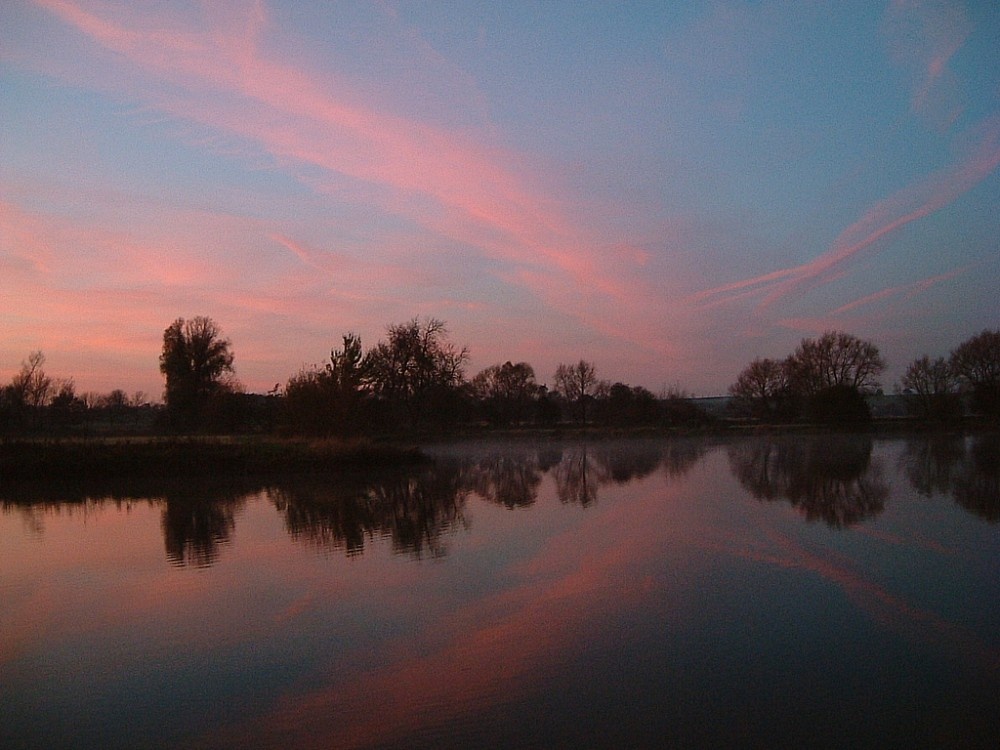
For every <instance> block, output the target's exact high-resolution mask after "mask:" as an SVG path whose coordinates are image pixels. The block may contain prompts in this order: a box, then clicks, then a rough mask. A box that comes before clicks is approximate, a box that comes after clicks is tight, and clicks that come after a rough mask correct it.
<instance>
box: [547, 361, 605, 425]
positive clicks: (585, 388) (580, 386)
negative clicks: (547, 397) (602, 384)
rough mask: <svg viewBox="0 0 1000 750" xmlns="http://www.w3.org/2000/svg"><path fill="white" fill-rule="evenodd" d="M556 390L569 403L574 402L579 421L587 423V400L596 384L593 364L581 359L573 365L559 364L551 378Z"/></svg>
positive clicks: (592, 393) (591, 395) (595, 372)
mask: <svg viewBox="0 0 1000 750" xmlns="http://www.w3.org/2000/svg"><path fill="white" fill-rule="evenodd" d="M553 382H554V384H555V389H556V391H557V392H558V393H559V394H560V395H562V397H563V398H565V399H566V400H567V401H569V402H570V403H571V404H576V407H577V413H578V414H579V415H580V422H582V423H583V424H586V423H587V401H588V400H590V399H591V398H593V396H594V389H595V388H596V386H597V371H596V370H595V368H594V365H593V364H592V363H590V362H587V361H586V360H583V359H581V360H580V361H579V362H578V363H577V364H575V365H565V364H561V365H559V366H558V367H557V368H556V374H555V377H554V378H553Z"/></svg>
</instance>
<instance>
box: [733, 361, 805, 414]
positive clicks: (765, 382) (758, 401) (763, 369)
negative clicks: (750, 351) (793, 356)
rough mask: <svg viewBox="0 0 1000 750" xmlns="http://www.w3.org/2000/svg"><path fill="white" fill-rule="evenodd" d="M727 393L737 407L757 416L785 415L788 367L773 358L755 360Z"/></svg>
mask: <svg viewBox="0 0 1000 750" xmlns="http://www.w3.org/2000/svg"><path fill="white" fill-rule="evenodd" d="M729 393H730V395H731V396H732V397H733V400H734V402H735V405H736V408H737V409H739V410H741V411H743V412H745V413H748V414H750V415H751V416H753V417H756V418H758V419H764V420H772V419H776V418H779V417H781V416H787V411H788V400H789V395H790V394H789V383H788V367H787V366H786V364H785V363H784V362H778V361H777V360H773V359H766V358H765V359H760V358H758V359H755V360H754V361H753V362H751V363H750V364H749V365H747V366H746V367H745V368H744V369H743V371H742V372H741V373H740V374H739V376H738V377H737V378H736V382H735V383H733V384H732V385H731V386H730V387H729Z"/></svg>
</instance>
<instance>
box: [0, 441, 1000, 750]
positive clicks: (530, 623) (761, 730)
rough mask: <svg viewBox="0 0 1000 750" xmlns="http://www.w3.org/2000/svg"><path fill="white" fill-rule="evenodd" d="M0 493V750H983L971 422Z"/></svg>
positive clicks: (981, 464) (544, 447)
mask: <svg viewBox="0 0 1000 750" xmlns="http://www.w3.org/2000/svg"><path fill="white" fill-rule="evenodd" d="M429 452H430V453H431V454H432V455H433V456H434V457H435V459H436V460H435V462H434V464H433V465H432V466H419V467H409V468H400V469H390V470H386V471H380V472H376V473H367V474H361V473H344V474H343V475H338V476H336V477H328V478H315V477H314V478H291V477H290V478H285V479H281V480H270V481H268V482H263V481H260V480H256V481H254V480H236V479H227V478H225V477H220V478H214V479H212V480H211V481H206V480H200V481H194V480H188V479H186V478H184V477H176V478H174V479H172V480H171V481H162V480H161V481H153V480H147V481H144V482H143V481H132V482H114V481H108V482H105V483H96V484H93V485H84V486H80V485H70V484H64V485H57V484H43V483H37V484H31V485H18V486H15V487H5V488H2V489H0V508H2V513H0V747H3V748H7V749H8V750H14V749H15V748H59V747H66V748H249V747H254V748H271V747H281V748H478V747H503V748H535V747H539V748H543V747H544V748H549V747H574V748H575V747H596V748H601V747H609V748H610V747H615V748H626V747H631V748H641V747H762V748H773V747H782V746H785V747H789V746H795V747H810V748H815V747H984V748H987V747H988V748H996V747H1000V441H998V439H997V437H996V436H972V437H958V436H935V437H911V438H898V439H895V438H894V439H877V438H871V437H867V436H857V435H854V436H852V435H826V436H810V435H786V436H755V437H746V438H690V439H663V440H652V439H650V440H627V441H622V442H613V441H610V440H596V441H593V442H590V443H583V442H566V443H561V442H539V443H530V442H515V443H501V442H488V441H485V442H478V443H467V444H462V445H438V446H433V447H432V448H430V449H429Z"/></svg>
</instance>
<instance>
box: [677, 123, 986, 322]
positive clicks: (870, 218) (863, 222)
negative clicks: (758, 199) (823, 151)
mask: <svg viewBox="0 0 1000 750" xmlns="http://www.w3.org/2000/svg"><path fill="white" fill-rule="evenodd" d="M978 136H979V137H978V139H977V141H976V143H975V144H974V146H973V148H972V149H970V151H969V152H968V153H967V154H966V155H965V157H964V158H962V159H961V160H960V161H959V162H958V163H956V164H954V165H951V166H949V167H946V168H943V169H941V170H939V171H937V172H935V173H933V174H931V175H930V176H929V177H926V178H924V179H922V180H920V181H918V182H915V183H913V184H911V185H910V186H908V187H906V188H904V189H902V190H900V191H898V192H896V193H895V194H893V195H891V196H890V197H888V198H886V199H884V200H882V201H880V202H878V203H876V204H875V205H874V206H872V207H871V208H870V209H869V210H868V211H867V212H866V213H865V214H864V216H862V217H861V218H859V219H858V220H857V221H855V222H854V223H853V224H851V225H850V226H848V227H846V228H845V229H844V230H843V231H842V232H841V233H840V235H839V236H838V237H837V239H836V240H835V241H834V242H833V244H832V245H831V246H830V248H829V249H828V250H827V251H826V252H824V253H822V254H821V255H819V256H817V257H816V258H814V259H813V260H811V261H809V262H807V263H803V264H801V265H797V266H789V267H787V268H781V269H778V270H775V271H771V272H769V273H766V274H761V275H758V276H753V277H750V278H747V279H741V280H739V281H734V282H729V283H727V284H723V285H720V286H717V287H713V288H710V289H706V290H703V291H700V292H698V293H696V294H694V295H692V296H691V297H689V301H690V302H691V303H692V304H694V305H698V306H701V307H708V306H717V305H720V304H724V303H728V302H733V301H736V300H741V299H743V298H745V297H746V296H748V295H754V294H755V295H762V297H763V298H762V299H761V300H760V302H759V303H758V304H757V306H756V309H757V312H758V313H760V312H764V311H765V310H767V309H768V308H770V307H772V306H774V305H776V304H777V303H779V302H781V301H783V300H785V299H786V298H788V297H790V296H792V295H801V294H802V293H804V292H807V291H810V290H813V289H816V288H818V287H820V286H823V285H826V284H829V283H830V282H831V281H835V280H837V279H839V278H842V277H843V276H844V275H845V274H847V273H848V272H850V270H851V267H852V265H854V264H855V263H857V261H858V260H860V259H861V258H864V257H866V256H868V255H870V254H871V253H873V252H875V251H876V250H877V249H878V248H879V242H880V241H881V240H884V239H886V238H888V237H889V236H891V235H892V234H893V233H895V232H897V231H898V230H900V229H902V228H903V227H905V226H907V225H908V224H910V223H912V222H914V221H917V220H919V219H922V218H924V217H926V216H929V215H931V214H933V213H934V212H936V211H939V210H941V209H942V208H944V207H946V206H948V205H949V204H951V203H953V202H954V201H955V200H956V199H958V198H959V197H960V196H962V195H963V194H965V193H967V192H968V191H969V190H971V189H973V188H974V187H975V186H976V185H978V184H979V183H980V182H982V181H983V180H984V179H985V178H986V177H988V176H989V175H990V174H992V173H993V172H994V171H995V170H996V169H997V167H998V166H1000V118H996V117H995V118H992V119H991V120H989V121H987V122H986V123H984V124H983V125H982V126H981V127H980V128H979V133H978Z"/></svg>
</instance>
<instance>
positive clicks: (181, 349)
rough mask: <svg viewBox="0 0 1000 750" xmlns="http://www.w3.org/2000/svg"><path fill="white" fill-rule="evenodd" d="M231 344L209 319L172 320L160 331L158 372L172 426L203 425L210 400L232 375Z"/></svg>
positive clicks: (190, 426)
mask: <svg viewBox="0 0 1000 750" xmlns="http://www.w3.org/2000/svg"><path fill="white" fill-rule="evenodd" d="M231 346H232V344H231V343H230V341H229V340H228V339H225V338H223V337H222V332H221V330H220V329H219V327H218V325H216V323H215V321H213V320H212V319H211V318H207V317H203V316H198V317H196V318H191V319H190V320H187V321H185V320H184V318H178V319H177V320H175V321H174V322H173V323H172V324H171V325H170V326H169V327H168V328H167V329H166V330H165V331H164V332H163V352H162V353H161V354H160V372H161V373H163V375H164V376H165V378H166V389H165V391H164V400H165V401H166V404H167V410H168V413H169V415H170V418H171V420H172V422H173V424H174V426H175V427H181V428H184V429H190V428H197V427H200V426H202V424H201V423H202V419H203V417H204V414H205V409H206V407H207V406H208V404H209V402H210V400H211V399H212V398H213V397H214V396H216V395H217V394H218V393H219V392H220V391H222V390H224V389H226V387H227V383H226V381H225V380H224V379H223V378H224V376H225V375H226V374H227V373H231V372H233V353H232V351H230V347H231Z"/></svg>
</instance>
